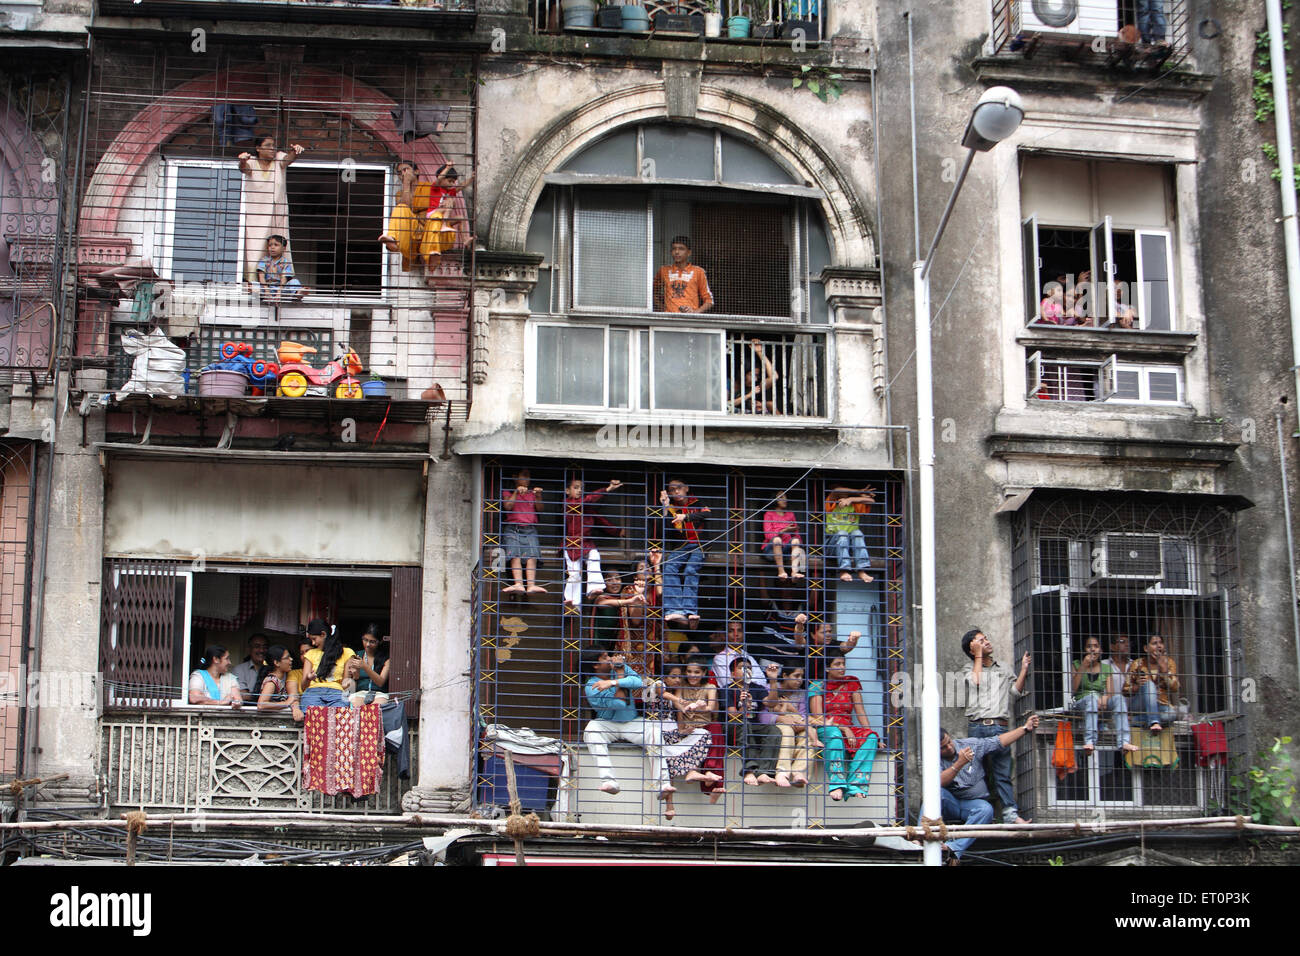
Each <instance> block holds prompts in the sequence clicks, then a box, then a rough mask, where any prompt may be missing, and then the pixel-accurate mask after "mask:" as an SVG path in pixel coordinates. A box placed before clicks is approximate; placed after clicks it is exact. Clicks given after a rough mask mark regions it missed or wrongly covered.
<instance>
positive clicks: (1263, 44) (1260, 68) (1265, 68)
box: [1250, 3, 1300, 192]
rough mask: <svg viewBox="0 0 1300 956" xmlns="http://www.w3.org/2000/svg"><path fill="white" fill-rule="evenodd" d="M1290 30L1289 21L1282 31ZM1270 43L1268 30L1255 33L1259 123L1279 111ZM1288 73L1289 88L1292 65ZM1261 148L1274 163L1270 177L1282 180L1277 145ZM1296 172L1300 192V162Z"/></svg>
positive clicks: (1255, 96)
mask: <svg viewBox="0 0 1300 956" xmlns="http://www.w3.org/2000/svg"><path fill="white" fill-rule="evenodd" d="M1290 7H1291V5H1290V3H1284V4H1283V5H1282V9H1283V10H1289V9H1290ZM1290 32H1291V25H1290V24H1288V23H1284V24H1282V33H1283V34H1284V35H1285V34H1289V33H1290ZM1268 43H1269V38H1268V31H1267V30H1260V31H1258V32H1257V33H1256V34H1255V70H1254V72H1253V73H1252V74H1251V79H1252V81H1253V83H1252V86H1251V90H1250V98H1251V100H1252V101H1254V103H1255V122H1257V123H1263V122H1266V121H1267V120H1268V118H1269V117H1270V116H1272V115H1273V114H1274V113H1275V112H1276V111H1277V103H1276V102H1274V100H1273V73H1272V62H1273V59H1272V55H1271V54H1270V53H1269V48H1268ZM1282 48H1283V49H1284V50H1290V49H1291V42H1290V41H1289V40H1283V42H1282ZM1286 75H1287V87H1288V88H1289V87H1290V85H1291V83H1290V80H1291V67H1289V66H1288V67H1287V68H1286ZM1261 148H1262V149H1263V150H1264V155H1265V156H1267V157H1268V158H1269V160H1270V161H1271V162H1272V163H1273V170H1272V172H1270V173H1269V177H1270V178H1271V179H1272V180H1273V181H1274V182H1281V181H1282V169H1281V167H1280V166H1279V165H1278V159H1277V147H1276V146H1275V145H1273V144H1272V143H1265V144H1264V145H1263V146H1262V147H1261ZM1296 174H1297V175H1296V177H1295V183H1296V191H1297V192H1300V163H1297V164H1296Z"/></svg>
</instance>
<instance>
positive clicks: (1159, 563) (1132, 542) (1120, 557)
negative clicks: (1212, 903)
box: [1088, 533, 1165, 584]
mask: <svg viewBox="0 0 1300 956" xmlns="http://www.w3.org/2000/svg"><path fill="white" fill-rule="evenodd" d="M1092 559H1093V561H1092V578H1091V580H1090V581H1089V582H1088V583H1089V584H1092V583H1095V582H1097V581H1133V582H1135V583H1137V582H1144V581H1159V580H1160V579H1161V578H1163V577H1164V574H1165V562H1164V549H1163V547H1162V546H1161V538H1160V535H1158V534H1126V533H1124V534H1102V535H1098V536H1097V537H1096V539H1094V541H1093V551H1092Z"/></svg>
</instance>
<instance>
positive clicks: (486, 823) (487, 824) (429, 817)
mask: <svg viewBox="0 0 1300 956" xmlns="http://www.w3.org/2000/svg"><path fill="white" fill-rule="evenodd" d="M200 821H201V822H202V823H203V824H204V826H205V828H207V829H225V828H235V827H248V826H249V825H250V824H257V825H264V826H275V827H277V828H287V829H290V830H305V829H311V828H315V827H319V826H321V825H324V824H329V825H337V824H340V823H346V824H353V825H357V826H370V827H373V828H374V829H375V830H376V831H378V830H380V829H383V828H385V827H394V826H406V827H412V828H419V829H430V830H448V829H472V830H482V831H485V832H493V833H498V832H499V833H500V834H501V835H503V836H504V835H505V828H506V820H505V819H504V818H503V819H499V820H482V819H476V818H472V817H453V816H442V815H436V814H420V813H409V814H401V815H388V816H377V815H376V816H366V815H364V814H322V813H293V812H292V811H283V812H279V813H277V812H265V813H242V812H238V811H233V812H223V813H220V814H212V813H180V814H167V815H160V816H156V817H150V818H149V823H151V824H159V825H161V824H180V823H195V822H200ZM127 825H128V823H127V820H126V819H125V818H123V819H120V820H111V819H103V820H94V819H79V820H44V821H23V822H18V823H0V832H3V831H21V832H41V831H57V830H75V829H89V828H103V827H107V828H111V829H119V828H125V827H126V826H127ZM539 827H540V830H541V833H542V834H551V835H555V836H580V835H599V836H635V837H662V838H668V839H683V840H686V839H707V840H731V841H765V842H782V841H784V842H790V841H804V842H809V841H823V840H831V839H834V840H848V841H854V842H871V841H875V840H879V839H882V838H887V837H900V838H903V839H916V840H925V839H927V837H926V834H925V831H924V830H923V828H921V827H919V826H892V827H855V828H851V829H839V830H835V829H823V830H807V829H804V830H777V829H773V830H765V829H754V828H735V829H731V828H728V829H722V828H718V827H682V826H646V825H639V824H611V823H563V822H547V821H543V822H541V823H540V824H539ZM1175 830H1181V831H1191V832H1213V833H1221V832H1230V831H1233V832H1242V833H1256V834H1260V835H1277V836H1288V837H1300V827H1285V826H1272V825H1267V824H1260V823H1252V822H1250V820H1249V818H1247V817H1186V818H1178V819H1169V820H1115V821H1109V822H1105V823H1102V822H1099V821H1083V820H1080V821H1076V822H1072V823H990V824H973V825H969V826H967V825H962V824H951V825H945V827H944V830H943V832H944V833H946V839H956V838H957V837H983V838H1007V837H1020V838H1022V839H1027V840H1028V839H1035V838H1038V837H1059V836H1081V835H1084V834H1107V835H1119V834H1124V833H1134V834H1137V833H1153V832H1162V831H1175ZM928 838H929V839H931V840H938V839H941V837H940V829H939V827H938V826H937V825H932V826H931V827H930V835H929V837H928Z"/></svg>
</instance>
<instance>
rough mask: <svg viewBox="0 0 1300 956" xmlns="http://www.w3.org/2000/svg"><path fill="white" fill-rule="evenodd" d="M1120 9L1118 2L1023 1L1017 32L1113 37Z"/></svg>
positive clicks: (1021, 2)
mask: <svg viewBox="0 0 1300 956" xmlns="http://www.w3.org/2000/svg"><path fill="white" fill-rule="evenodd" d="M1118 6H1119V0H1020V5H1019V8H1020V26H1019V28H1018V32H1024V33H1074V34H1080V35H1082V36H1114V35H1115V34H1117V33H1118V32H1119V10H1118Z"/></svg>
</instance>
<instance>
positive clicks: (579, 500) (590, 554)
mask: <svg viewBox="0 0 1300 956" xmlns="http://www.w3.org/2000/svg"><path fill="white" fill-rule="evenodd" d="M621 487H623V482H621V481H619V480H618V479H617V478H615V479H614V480H613V481H611V482H610V483H609V484H608V485H607V486H606V487H605V490H604V491H593V492H591V493H590V494H588V495H584V494H583V493H582V479H581V478H572V479H570V481H569V484H568V486H567V487H566V488H565V490H564V603H565V604H571V605H573V606H574V607H578V606H579V605H581V604H582V562H583V559H584V558H585V559H586V561H587V595H588V596H591V595H593V594H596V593H598V592H599V591H601V590H603V589H604V587H605V578H604V575H603V574H601V570H600V552H599V551H597V550H596V548H595V546H594V545H593V544H592V542H591V529H592V528H593V527H595V526H596V525H597V524H599V525H600V526H601V527H602V528H604V529H605V530H606V531H608V532H609V533H610V534H612V535H614V536H615V537H619V538H621V537H623V530H622V529H621V528H616V527H614V525H612V524H610V522H609V519H607V518H606V517H605V516H604V515H598V514H594V513H593V512H592V511H591V510H590V509H589V508H587V507H585V506H586V505H590V504H594V503H595V502H597V501H599V500H600V499H601V498H603V497H604V496H605V495H607V494H609V493H610V492H613V491H617V490H618V489H619V488H621Z"/></svg>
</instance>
